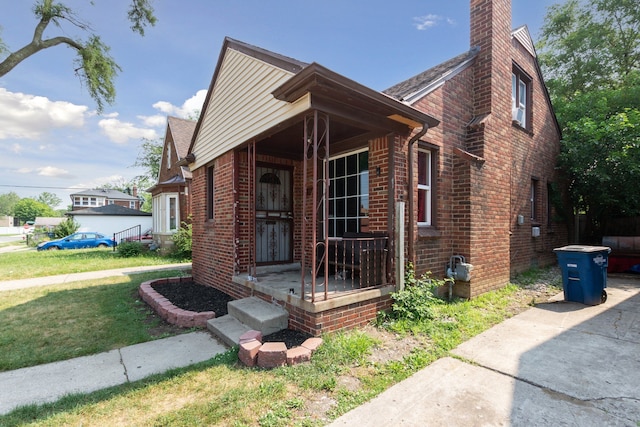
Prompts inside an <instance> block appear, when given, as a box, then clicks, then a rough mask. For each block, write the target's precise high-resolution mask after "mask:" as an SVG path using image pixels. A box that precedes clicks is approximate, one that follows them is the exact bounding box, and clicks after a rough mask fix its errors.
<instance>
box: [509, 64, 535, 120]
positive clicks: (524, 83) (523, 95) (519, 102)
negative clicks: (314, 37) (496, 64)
mask: <svg viewBox="0 0 640 427" xmlns="http://www.w3.org/2000/svg"><path fill="white" fill-rule="evenodd" d="M511 117H512V119H513V122H514V123H515V124H517V125H518V126H520V127H522V128H525V129H527V130H531V77H529V76H528V75H526V74H525V73H524V71H522V70H521V69H520V68H518V67H516V66H515V65H514V67H513V71H512V73H511Z"/></svg>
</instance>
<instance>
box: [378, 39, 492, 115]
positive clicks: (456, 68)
mask: <svg viewBox="0 0 640 427" xmlns="http://www.w3.org/2000/svg"><path fill="white" fill-rule="evenodd" d="M479 51H480V48H479V47H477V46H476V47H474V48H472V49H471V50H469V51H467V52H464V53H461V54H460V55H458V56H455V57H453V58H451V59H449V60H447V61H445V62H443V63H441V64H438V65H436V66H435V67H432V68H429V69H428V70H426V71H423V72H421V73H420V74H417V75H415V76H413V77H411V78H409V79H407V80H405V81H403V82H400V83H398V84H395V85H393V86H391V87H390V88H388V89H386V90H384V91H382V92H383V93H385V94H387V95H389V96H391V97H393V98H395V99H398V100H400V101H403V102H406V103H409V104H411V103H413V101H415V100H417V99H419V98H422V97H423V96H424V95H426V94H428V93H430V92H431V91H433V90H435V89H437V88H439V87H440V86H442V85H443V84H444V83H445V82H446V81H447V80H449V79H451V78H452V77H454V76H455V75H457V74H458V73H459V72H460V71H462V70H464V69H465V68H466V67H468V66H469V65H470V64H471V63H472V61H473V59H474V58H475V57H476V55H477V54H478V52H479Z"/></svg>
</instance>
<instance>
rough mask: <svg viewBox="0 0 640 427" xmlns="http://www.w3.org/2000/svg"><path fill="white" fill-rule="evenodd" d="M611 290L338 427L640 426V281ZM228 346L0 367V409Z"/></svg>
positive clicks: (160, 348)
mask: <svg viewBox="0 0 640 427" xmlns="http://www.w3.org/2000/svg"><path fill="white" fill-rule="evenodd" d="M81 274H84V273H81ZM123 274H126V273H123ZM74 277H75V278H77V277H79V276H74ZM71 279H72V277H67V278H66V279H65V281H69V280H71ZM78 280H83V279H78ZM4 283H6V282H0V289H2V288H1V286H2V285H3V284H4ZM47 283H50V280H49V281H47ZM45 284H46V283H45ZM41 285H43V284H42V283H41V284H40V285H35V284H31V285H30V286H41ZM607 291H608V293H609V299H608V300H607V302H606V303H604V304H601V305H598V306H585V305H583V304H578V303H571V302H564V301H561V299H562V294H560V295H559V296H558V297H557V300H558V301H557V302H555V303H549V304H541V305H538V306H536V307H534V308H531V309H529V310H527V311H525V312H523V313H521V314H519V315H517V316H515V317H513V318H511V319H509V320H507V321H505V322H502V323H500V324H499V325H496V326H495V327H493V328H491V329H489V330H487V331H485V332H484V333H482V334H480V335H478V336H476V337H475V338H473V339H471V340H469V341H467V342H465V343H463V344H462V345H460V346H459V347H458V348H456V349H455V350H453V351H452V357H446V358H443V359H440V360H438V361H436V362H435V363H433V364H431V365H429V366H428V367H426V368H425V369H423V370H421V371H420V372H418V373H416V374H415V375H413V376H412V377H410V378H408V379H407V380H405V381H402V382H401V383H398V384H396V385H395V386H393V387H391V388H390V389H388V390H387V391H385V392H384V393H382V394H381V395H379V396H378V397H376V398H375V399H373V400H372V401H370V402H368V403H366V404H364V405H362V406H360V407H358V408H356V409H354V410H353V411H351V412H349V413H347V414H345V415H344V416H342V417H340V418H339V419H337V420H336V421H334V422H333V423H332V424H331V426H334V427H336V426H352V425H362V426H391V425H393V426H395V425H402V426H479V425H486V426H497V425H509V426H531V425H536V426H558V425H568V426H604V425H607V426H610V425H615V426H635V427H637V426H638V425H640V386H638V385H639V384H640V280H639V278H637V277H632V276H626V277H622V276H619V277H610V278H609V280H608V288H607ZM226 350H227V348H226V347H225V346H224V345H222V344H220V343H219V342H218V341H216V340H215V339H214V338H212V337H211V336H210V335H209V334H208V333H207V332H195V333H190V334H185V335H179V336H175V337H171V338H167V339H163V340H157V341H151V342H147V343H142V344H137V345H134V346H130V347H125V348H122V349H119V350H113V351H110V352H107V353H101V354H97V355H93V356H87V357H81V358H77V359H72V360H67V361H62V362H56V363H51V364H46V365H40V366H35V367H31V368H24V369H19V370H15V371H9V372H3V373H0V414H5V413H7V412H9V411H11V410H12V409H14V408H16V407H18V406H22V405H26V404H29V403H44V402H52V401H55V400H58V399H59V398H61V397H63V396H64V395H66V394H69V393H79V392H82V393H86V392H91V391H95V390H99V389H102V388H105V387H110V386H114V385H118V384H123V383H126V382H128V381H136V380H139V379H142V378H144V377H146V376H148V375H152V374H154V373H160V372H165V371H166V370H168V369H172V368H177V367H183V366H188V365H190V364H193V363H197V362H200V361H204V360H208V359H209V358H211V357H213V356H215V355H217V354H220V353H222V352H224V351H226Z"/></svg>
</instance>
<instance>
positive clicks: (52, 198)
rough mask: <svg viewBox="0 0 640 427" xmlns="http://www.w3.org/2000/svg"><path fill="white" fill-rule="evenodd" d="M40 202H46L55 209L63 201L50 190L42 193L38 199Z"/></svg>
mask: <svg viewBox="0 0 640 427" xmlns="http://www.w3.org/2000/svg"><path fill="white" fill-rule="evenodd" d="M36 200H37V201H39V202H40V203H44V204H45V205H47V206H49V207H50V208H51V209H55V208H57V207H58V205H59V204H60V203H62V199H61V198H60V197H58V196H56V195H55V194H53V193H49V192H48V191H45V192H42V193H40V195H39V196H38V198H37V199H36Z"/></svg>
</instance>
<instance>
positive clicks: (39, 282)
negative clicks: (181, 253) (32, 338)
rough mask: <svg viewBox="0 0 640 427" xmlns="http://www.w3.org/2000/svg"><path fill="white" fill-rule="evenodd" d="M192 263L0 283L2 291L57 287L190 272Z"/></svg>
mask: <svg viewBox="0 0 640 427" xmlns="http://www.w3.org/2000/svg"><path fill="white" fill-rule="evenodd" d="M189 269H191V263H179V264H163V265H146V266H142V267H126V268H117V269H113V270H102V271H87V272H85V273H70V274H60V275H57V276H45V277H34V278H31V279H21V280H5V281H2V282H0V291H10V290H14V289H24V288H32V287H36V286H48V285H56V284H59V283H68V282H78V281H80V280H92V279H104V278H105V277H114V276H126V275H129V274H136V273H145V272H147V271H160V270H189Z"/></svg>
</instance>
